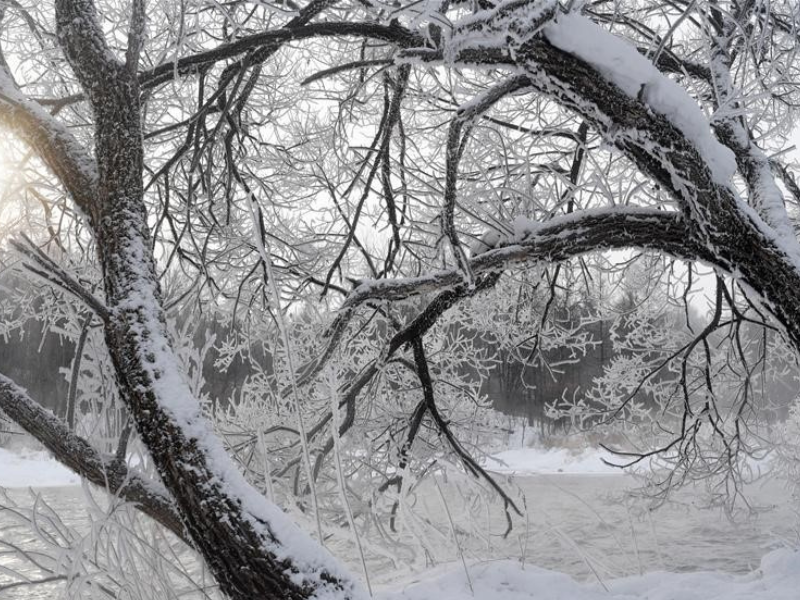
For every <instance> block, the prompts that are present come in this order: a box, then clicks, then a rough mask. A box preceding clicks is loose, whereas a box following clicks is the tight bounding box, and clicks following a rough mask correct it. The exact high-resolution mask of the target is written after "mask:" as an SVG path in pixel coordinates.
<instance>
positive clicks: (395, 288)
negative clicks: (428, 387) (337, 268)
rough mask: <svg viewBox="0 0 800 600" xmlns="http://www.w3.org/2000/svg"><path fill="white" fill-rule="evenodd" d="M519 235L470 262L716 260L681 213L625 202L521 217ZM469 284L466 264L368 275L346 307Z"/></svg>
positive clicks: (490, 266)
mask: <svg viewBox="0 0 800 600" xmlns="http://www.w3.org/2000/svg"><path fill="white" fill-rule="evenodd" d="M515 229H516V231H517V233H516V235H515V236H514V237H513V238H511V239H508V240H498V245H497V246H496V247H495V248H493V249H491V250H487V251H486V252H483V253H481V254H479V255H477V256H475V257H473V258H472V259H471V260H470V261H469V263H470V268H471V270H472V272H473V273H474V274H475V275H476V276H478V275H481V274H484V273H493V272H498V271H502V270H505V269H507V268H509V267H511V266H512V265H514V264H521V263H526V262H542V261H545V262H557V261H563V260H566V259H569V258H573V257H576V256H580V255H582V254H585V253H587V252H592V251H600V250H609V249H614V248H645V249H654V250H661V251H663V252H666V253H668V254H671V255H674V256H677V257H680V258H684V259H687V260H704V261H708V262H714V260H713V256H712V255H711V254H710V253H709V252H708V250H706V249H705V248H704V247H702V246H700V245H698V244H696V243H695V242H694V241H693V240H692V239H691V236H689V235H687V230H686V222H685V220H684V218H683V217H682V216H681V215H680V214H677V213H672V212H664V211H659V210H652V209H640V208H632V207H622V208H619V209H616V208H612V209H608V208H606V209H598V210H585V211H581V212H576V213H571V214H568V215H564V216H562V217H556V218H554V219H551V220H550V221H547V222H546V223H534V222H525V223H522V222H518V223H516V227H515ZM461 283H463V275H462V272H461V270H460V269H452V270H449V271H439V272H437V273H432V274H430V275H424V276H422V277H413V278H408V279H392V280H387V279H382V280H368V281H364V282H362V283H361V284H360V285H359V286H358V287H356V288H355V289H354V290H353V291H352V293H351V294H350V296H349V297H348V298H347V300H346V301H345V303H344V304H343V305H342V311H343V312H347V311H349V310H352V309H354V308H355V307H357V306H359V305H361V304H362V303H364V302H366V301H368V300H377V299H380V300H401V299H404V298H408V297H410V296H415V295H419V294H426V293H430V292H435V291H440V290H443V289H448V288H451V287H454V286H458V285H460V284H461Z"/></svg>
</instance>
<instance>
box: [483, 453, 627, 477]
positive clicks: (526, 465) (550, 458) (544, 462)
mask: <svg viewBox="0 0 800 600" xmlns="http://www.w3.org/2000/svg"><path fill="white" fill-rule="evenodd" d="M603 459H605V460H607V461H609V462H612V463H619V462H620V461H619V458H618V457H615V456H613V455H612V454H610V453H608V452H606V451H605V450H602V449H600V448H585V449H583V450H572V449H568V448H550V449H544V448H518V449H515V450H505V451H503V452H499V453H497V454H495V455H493V456H491V457H489V458H488V459H487V460H486V462H485V465H484V466H485V467H486V468H487V469H489V470H490V471H494V472H495V473H508V474H515V475H538V474H554V473H564V474H572V475H590V474H596V475H605V474H609V475H612V474H621V473H622V472H623V471H622V470H621V469H618V468H616V467H612V466H610V465H608V464H606V463H604V462H603Z"/></svg>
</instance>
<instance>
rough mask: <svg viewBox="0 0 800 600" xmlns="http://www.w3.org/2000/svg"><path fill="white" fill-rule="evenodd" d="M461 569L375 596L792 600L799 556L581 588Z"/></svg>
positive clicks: (506, 571)
mask: <svg viewBox="0 0 800 600" xmlns="http://www.w3.org/2000/svg"><path fill="white" fill-rule="evenodd" d="M468 572H469V576H470V580H471V587H472V589H470V582H468V580H467V577H466V575H465V573H464V569H463V567H461V565H458V566H454V567H452V568H451V569H450V570H448V571H447V572H445V573H444V574H438V575H435V576H426V577H423V578H419V579H417V580H416V581H414V582H413V583H410V584H408V585H406V586H402V585H398V584H397V583H393V584H392V585H391V587H392V588H393V589H391V590H389V589H386V590H384V591H383V592H382V593H379V594H378V595H377V597H378V598H379V599H380V600H430V599H431V598H435V599H436V600H471V599H473V598H486V599H491V600H797V598H798V590H800V551H797V550H788V549H782V550H776V551H773V552H771V553H769V554H767V555H766V556H765V557H764V558H763V559H762V560H761V567H760V568H759V569H757V570H755V571H753V572H752V573H748V574H747V575H731V574H725V573H715V572H698V573H663V572H658V573H648V574H645V575H641V576H637V577H626V578H623V579H613V580H607V581H604V582H603V585H604V586H605V588H604V587H603V585H601V584H600V583H597V582H593V583H580V582H578V581H575V580H574V579H572V578H571V577H570V576H568V575H564V574H563V573H557V572H555V571H548V570H546V569H540V568H538V567H534V566H530V565H525V566H524V567H523V565H521V564H520V563H519V562H516V561H509V560H503V561H497V562H488V563H480V564H477V565H473V566H471V567H469V568H468Z"/></svg>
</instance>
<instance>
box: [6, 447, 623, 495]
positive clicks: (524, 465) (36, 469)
mask: <svg viewBox="0 0 800 600" xmlns="http://www.w3.org/2000/svg"><path fill="white" fill-rule="evenodd" d="M603 458H605V459H606V460H609V461H611V462H614V457H613V456H612V455H610V454H608V453H607V452H605V451H603V450H601V449H584V450H581V451H575V450H570V449H566V448H550V449H543V448H518V449H516V450H505V451H503V452H499V453H497V454H495V455H494V456H492V457H490V458H488V459H487V460H486V462H485V466H486V468H487V469H489V470H490V471H494V472H495V473H503V474H516V475H536V474H555V473H564V474H572V475H589V474H620V473H622V471H621V470H620V469H617V468H615V467H611V466H609V465H607V464H605V463H603V461H602V459H603ZM79 483H80V478H79V477H78V476H77V475H75V474H74V473H72V472H71V471H70V470H69V469H67V468H66V467H64V466H62V465H61V464H59V463H58V462H57V461H56V460H55V459H53V458H51V457H50V455H49V454H48V453H47V452H46V451H31V450H20V451H15V452H12V451H10V450H6V449H4V448H0V487H6V488H18V487H57V486H65V485H78V484H79Z"/></svg>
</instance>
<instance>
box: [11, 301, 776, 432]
mask: <svg viewBox="0 0 800 600" xmlns="http://www.w3.org/2000/svg"><path fill="white" fill-rule="evenodd" d="M585 317H586V314H583V315H581V314H580V312H579V311H578V312H575V311H573V318H574V319H575V320H576V322H578V323H583V324H581V325H579V326H576V328H575V331H577V332H579V333H580V334H582V335H583V337H584V339H588V340H591V342H590V343H587V344H584V345H583V347H582V350H581V351H580V352H578V353H576V351H575V347H573V346H571V345H569V344H565V345H562V346H558V345H556V346H554V345H553V344H550V345H549V346H548V347H547V348H544V349H542V348H539V349H538V351H539V352H540V355H539V356H538V358H536V359H534V358H533V357H531V356H530V355H529V354H528V352H529V351H530V350H529V348H530V344H528V347H526V348H524V349H522V350H520V348H504V347H502V345H501V344H499V343H497V342H496V341H494V340H493V339H492V336H491V335H481V336H473V338H474V340H475V341H473V343H474V344H476V346H477V347H478V349H482V350H484V351H485V352H484V354H485V355H486V356H489V357H491V361H492V363H493V365H494V366H493V368H492V369H491V370H490V371H489V374H488V376H487V377H486V378H485V379H484V380H483V382H482V385H481V393H482V394H484V395H485V396H486V397H487V398H488V400H489V402H490V403H491V405H492V406H493V407H494V408H495V409H496V410H498V411H500V412H502V413H505V414H507V415H513V416H517V417H525V418H526V419H527V421H528V423H529V424H531V425H537V426H539V427H541V428H542V430H543V433H548V432H550V431H552V430H553V429H556V428H558V429H560V428H564V427H568V425H569V423H568V422H566V421H561V422H558V421H557V420H553V419H548V418H547V416H546V410H547V406H548V404H552V403H553V402H556V401H558V400H559V399H561V398H564V397H566V398H578V399H580V398H581V397H582V395H583V394H584V393H585V392H586V391H587V390H589V389H591V387H592V386H593V385H594V380H595V378H597V377H599V376H600V375H602V374H603V371H604V369H605V368H606V367H607V366H608V364H609V363H610V361H611V360H612V359H613V357H614V356H615V352H618V350H617V349H616V348H617V346H615V341H614V340H615V336H616V339H617V340H619V338H620V336H624V334H625V328H624V326H620V325H619V323H617V325H616V327H615V329H614V330H613V334H612V326H614V323H613V320H612V319H602V318H596V319H587V318H585ZM191 318H196V317H191ZM562 320H563V315H562ZM236 327H237V325H236V324H234V323H231V321H230V320H223V319H221V318H215V317H213V316H211V317H208V316H205V317H200V322H199V323H196V324H193V327H192V329H193V330H195V331H196V332H197V333H196V334H195V338H196V339H195V343H196V345H197V346H198V347H200V346H202V345H203V344H204V343H205V341H206V339H208V336H214V337H215V338H216V340H217V341H218V342H219V341H224V340H226V339H228V338H229V337H230V336H231V335H233V334H235V333H237V332H236ZM75 348H76V342H75V341H72V340H70V339H68V338H67V337H65V336H64V335H59V334H58V333H54V332H53V331H51V330H45V329H44V327H43V325H42V323H41V322H40V321H39V320H37V319H35V318H31V319H29V320H28V321H27V322H26V323H25V324H24V325H23V326H22V327H21V328H19V329H16V330H14V331H13V332H12V333H10V334H9V335H8V336H7V338H5V339H3V338H0V373H3V374H6V375H8V376H9V377H11V378H12V379H14V380H15V381H16V382H18V383H19V384H20V385H22V386H23V387H25V388H26V389H27V390H28V392H29V393H30V395H31V396H32V397H33V398H35V399H36V400H38V401H39V402H41V403H42V404H43V405H44V406H45V407H47V408H49V409H51V410H52V411H53V412H54V413H55V414H57V415H59V416H65V415H66V414H67V398H68V396H69V386H70V375H71V371H72V366H73V360H74V355H75ZM219 356H220V355H219V352H218V350H217V349H216V348H215V347H212V348H210V349H209V351H208V352H207V353H206V354H205V356H204V359H203V376H204V379H205V387H204V389H203V392H205V393H206V394H207V395H208V397H209V398H210V399H211V401H212V402H213V403H214V405H215V407H221V408H225V406H226V405H227V404H228V403H230V402H231V401H234V402H235V401H236V400H237V399H238V397H239V394H240V391H241V388H242V384H243V383H244V381H245V379H246V378H247V377H248V376H249V375H251V374H252V367H251V366H250V365H249V364H248V363H247V362H246V361H244V360H243V359H242V358H241V356H239V355H237V356H236V357H235V358H233V359H232V360H231V361H230V362H229V364H228V365H227V367H225V368H220V367H219V366H218V364H217V359H218V358H219ZM262 360H264V361H267V364H268V362H269V361H270V360H271V358H270V357H268V356H267V357H262ZM464 370H465V372H469V371H470V368H469V366H468V365H465V367H464ZM109 376H111V374H109ZM476 376H477V375H476ZM668 376H669V375H664V374H662V375H660V377H668ZM771 394H772V397H773V398H772V399H773V401H774V402H775V403H778V404H781V405H788V403H789V402H790V400H791V399H792V390H791V388H790V387H788V386H785V385H776V386H774V389H773V390H772V391H771ZM97 400H99V401H101V402H102V399H97ZM643 400H644V401H645V402H646V401H647V399H646V398H644V399H643ZM80 410H81V407H80V406H79V407H78V411H79V412H80Z"/></svg>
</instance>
